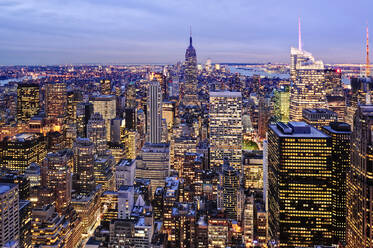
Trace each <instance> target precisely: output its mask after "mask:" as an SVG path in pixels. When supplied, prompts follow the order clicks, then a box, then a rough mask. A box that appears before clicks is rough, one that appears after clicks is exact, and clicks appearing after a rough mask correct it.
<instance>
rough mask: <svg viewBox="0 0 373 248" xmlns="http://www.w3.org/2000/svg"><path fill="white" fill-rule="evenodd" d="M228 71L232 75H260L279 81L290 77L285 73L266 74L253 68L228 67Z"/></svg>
mask: <svg viewBox="0 0 373 248" xmlns="http://www.w3.org/2000/svg"><path fill="white" fill-rule="evenodd" d="M228 68H229V70H230V71H231V72H232V73H239V74H241V75H244V76H249V77H251V76H253V75H260V76H264V77H267V78H281V79H289V78H290V75H289V74H287V73H268V72H266V71H264V70H261V69H254V68H239V67H234V66H229V67H228Z"/></svg>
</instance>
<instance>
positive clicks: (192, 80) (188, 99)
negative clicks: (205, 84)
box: [183, 35, 198, 105]
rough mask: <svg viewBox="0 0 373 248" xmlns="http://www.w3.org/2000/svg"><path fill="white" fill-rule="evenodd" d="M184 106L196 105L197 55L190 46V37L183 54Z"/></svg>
mask: <svg viewBox="0 0 373 248" xmlns="http://www.w3.org/2000/svg"><path fill="white" fill-rule="evenodd" d="M184 81H185V83H184V98H183V104H184V105H197V104H198V97H197V54H196V50H195V49H194V47H193V45H192V35H191V36H190V41H189V46H188V48H187V49H186V52H185V71H184Z"/></svg>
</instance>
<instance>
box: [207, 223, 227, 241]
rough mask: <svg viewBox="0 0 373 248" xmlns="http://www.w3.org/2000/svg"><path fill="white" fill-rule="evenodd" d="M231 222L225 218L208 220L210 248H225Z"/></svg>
mask: <svg viewBox="0 0 373 248" xmlns="http://www.w3.org/2000/svg"><path fill="white" fill-rule="evenodd" d="M228 233H229V222H228V220H227V219H225V218H219V217H215V218H214V217H212V218H209V220H208V248H216V247H219V248H223V247H226V244H227V243H228Z"/></svg>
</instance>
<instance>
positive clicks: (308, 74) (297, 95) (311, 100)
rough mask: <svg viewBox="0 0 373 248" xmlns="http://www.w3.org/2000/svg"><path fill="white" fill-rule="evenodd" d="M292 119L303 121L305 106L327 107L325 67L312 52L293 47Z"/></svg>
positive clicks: (291, 77)
mask: <svg viewBox="0 0 373 248" xmlns="http://www.w3.org/2000/svg"><path fill="white" fill-rule="evenodd" d="M290 54H291V55H290V57H291V63H290V79H291V81H292V85H291V87H290V120H292V121H301V120H302V111H303V109H304V108H326V90H325V68H324V64H323V62H322V61H321V60H317V61H316V60H315V59H314V57H313V56H312V54H311V53H309V52H306V51H303V50H301V49H297V48H294V47H292V48H291V53H290Z"/></svg>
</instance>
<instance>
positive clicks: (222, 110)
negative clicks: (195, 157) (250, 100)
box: [209, 91, 242, 172]
mask: <svg viewBox="0 0 373 248" xmlns="http://www.w3.org/2000/svg"><path fill="white" fill-rule="evenodd" d="M209 114H210V117H209V118H210V120H209V133H210V164H211V167H216V166H220V165H223V162H224V159H227V160H228V162H229V164H230V165H231V166H232V167H233V168H234V169H236V170H238V171H239V172H240V171H241V165H242V95H241V92H228V91H224V92H210V109H209Z"/></svg>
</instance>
